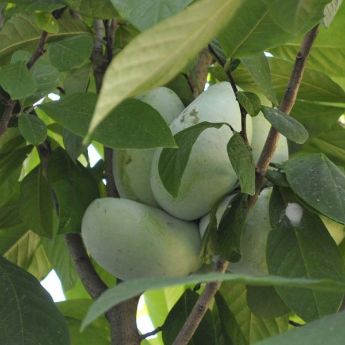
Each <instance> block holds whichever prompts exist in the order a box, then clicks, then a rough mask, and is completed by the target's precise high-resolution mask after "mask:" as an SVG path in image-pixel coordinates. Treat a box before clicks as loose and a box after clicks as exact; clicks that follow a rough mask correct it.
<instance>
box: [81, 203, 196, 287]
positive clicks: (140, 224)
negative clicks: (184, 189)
mask: <svg viewBox="0 0 345 345" xmlns="http://www.w3.org/2000/svg"><path fill="white" fill-rule="evenodd" d="M81 232H82V237H83V240H84V243H85V246H86V248H87V250H88V252H89V253H90V255H91V256H92V257H93V258H94V259H95V260H96V261H97V263H98V264H100V265H101V266H102V267H103V268H104V269H106V270H107V271H108V272H110V273H112V274H113V275H115V276H116V277H118V278H120V279H123V280H128V279H134V278H140V277H151V276H167V277H175V276H184V275H188V274H189V273H192V272H194V271H196V270H197V269H198V268H199V267H200V265H201V259H200V244H201V243H200V236H199V232H198V228H197V226H196V225H195V224H194V223H189V222H184V221H181V220H179V219H176V218H174V217H172V216H170V215H168V214H166V213H165V212H163V211H161V210H159V209H156V208H153V207H150V206H146V205H143V204H140V203H138V202H135V201H132V200H127V199H115V198H102V199H96V200H95V201H93V202H92V203H91V205H90V206H89V207H88V208H87V210H86V212H85V214H84V217H83V220H82V231H81Z"/></svg>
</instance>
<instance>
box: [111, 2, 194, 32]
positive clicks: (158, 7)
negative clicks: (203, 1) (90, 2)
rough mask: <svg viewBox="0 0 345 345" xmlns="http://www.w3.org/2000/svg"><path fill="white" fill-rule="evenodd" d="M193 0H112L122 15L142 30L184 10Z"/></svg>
mask: <svg viewBox="0 0 345 345" xmlns="http://www.w3.org/2000/svg"><path fill="white" fill-rule="evenodd" d="M192 1H193V0H175V1H170V0H145V1H142V0H111V2H112V3H113V5H114V7H115V8H116V9H117V10H118V11H119V13H120V14H121V17H123V18H125V19H127V20H128V21H129V22H130V23H132V24H133V25H134V26H135V27H137V28H138V29H139V30H140V31H144V30H146V29H148V28H150V27H151V26H153V25H155V24H157V23H159V22H160V21H162V20H163V19H165V18H168V17H171V16H172V15H174V14H176V13H178V12H180V11H182V10H183V9H184V8H185V7H187V6H188V5H189V4H190V3H191V2H192Z"/></svg>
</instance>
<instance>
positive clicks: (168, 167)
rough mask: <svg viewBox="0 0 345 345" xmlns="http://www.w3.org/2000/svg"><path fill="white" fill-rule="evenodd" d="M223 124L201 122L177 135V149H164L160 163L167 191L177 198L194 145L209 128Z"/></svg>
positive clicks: (160, 174) (161, 176) (159, 169)
mask: <svg viewBox="0 0 345 345" xmlns="http://www.w3.org/2000/svg"><path fill="white" fill-rule="evenodd" d="M222 125H223V123H210V122H201V123H198V124H197V125H194V126H191V127H188V128H186V129H184V130H182V131H180V132H178V133H177V134H175V136H174V138H175V142H176V144H177V146H178V148H177V149H170V148H166V149H163V150H162V152H161V154H160V158H159V163H158V171H159V176H160V178H161V180H162V182H163V185H164V187H165V189H166V190H167V191H168V192H169V193H170V194H171V195H172V196H174V197H176V196H177V194H178V190H179V187H180V185H181V180H182V176H183V173H184V171H185V169H186V166H187V163H188V160H189V156H190V154H191V152H192V149H193V145H194V143H195V141H196V140H197V139H198V137H199V135H200V134H201V133H202V132H203V131H204V130H205V129H207V128H220V127H221V126H222Z"/></svg>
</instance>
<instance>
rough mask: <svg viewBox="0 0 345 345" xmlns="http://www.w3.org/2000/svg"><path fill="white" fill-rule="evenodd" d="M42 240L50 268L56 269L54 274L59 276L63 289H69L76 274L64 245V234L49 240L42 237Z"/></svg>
mask: <svg viewBox="0 0 345 345" xmlns="http://www.w3.org/2000/svg"><path fill="white" fill-rule="evenodd" d="M42 242H43V248H44V250H45V252H46V255H47V257H48V259H49V262H50V263H51V266H52V269H54V270H55V271H56V274H57V275H58V277H59V278H60V281H61V284H62V287H63V290H64V291H67V290H69V289H71V288H72V287H73V286H74V285H75V284H76V282H77V280H78V274H77V272H76V270H75V267H74V262H73V261H72V258H71V255H70V252H69V250H68V248H67V246H66V242H65V239H64V236H63V235H58V236H55V237H54V238H53V239H51V240H49V239H47V238H44V239H42Z"/></svg>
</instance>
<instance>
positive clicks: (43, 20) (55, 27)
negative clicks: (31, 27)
mask: <svg viewBox="0 0 345 345" xmlns="http://www.w3.org/2000/svg"><path fill="white" fill-rule="evenodd" d="M35 19H36V24H37V26H38V27H39V28H40V29H41V30H44V31H47V32H49V33H55V34H56V33H58V32H59V24H58V21H57V20H56V19H55V18H54V17H53V15H52V14H51V13H50V12H36V13H35Z"/></svg>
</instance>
